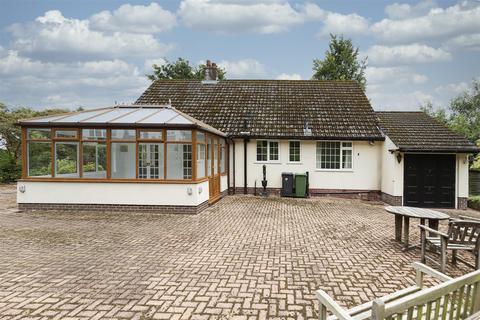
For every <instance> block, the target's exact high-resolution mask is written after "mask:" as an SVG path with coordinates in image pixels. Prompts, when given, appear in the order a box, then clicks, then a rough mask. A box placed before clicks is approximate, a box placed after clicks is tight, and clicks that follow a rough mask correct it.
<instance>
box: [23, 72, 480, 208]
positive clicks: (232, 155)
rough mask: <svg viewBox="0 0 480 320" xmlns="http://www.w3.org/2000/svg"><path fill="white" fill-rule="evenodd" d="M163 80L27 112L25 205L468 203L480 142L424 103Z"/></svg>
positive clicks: (327, 88) (290, 87) (339, 85)
mask: <svg viewBox="0 0 480 320" xmlns="http://www.w3.org/2000/svg"><path fill="white" fill-rule="evenodd" d="M215 74H216V70H215V65H210V66H209V68H207V70H206V76H207V80H204V81H196V80H157V81H155V82H154V83H152V85H151V86H150V87H149V88H148V89H147V90H146V91H145V92H144V93H143V94H142V95H141V96H140V98H139V99H138V100H137V101H136V103H135V104H134V105H126V106H114V107H109V108H103V109H96V110H87V111H82V112H74V113H69V114H64V115H57V116H50V117H42V118H36V119H27V120H22V121H20V122H19V124H20V125H21V126H22V151H23V154H24V155H26V156H25V157H23V176H22V179H21V180H20V181H19V182H18V197H17V199H18V204H19V208H20V209H24V210H31V209H74V210H128V211H152V212H153V211H154V212H178V213H197V212H199V211H201V210H203V209H204V208H206V207H207V206H208V205H209V204H212V203H214V202H215V201H217V200H218V199H220V198H221V197H222V196H223V195H225V194H227V193H228V192H230V193H232V194H234V193H245V194H247V193H249V194H251V193H254V192H255V190H256V188H258V189H259V190H260V188H261V181H262V180H263V170H264V169H263V168H264V166H265V170H266V180H267V191H268V192H269V193H270V194H279V193H280V190H281V188H282V173H284V172H296V173H307V172H308V176H309V194H310V195H338V196H348V197H365V198H369V199H382V200H383V201H385V202H387V203H391V204H396V205H402V204H403V205H411V206H419V207H444V208H465V207H466V199H467V197H468V155H469V154H472V153H476V152H479V151H480V150H479V149H478V148H477V147H476V146H475V145H473V144H472V143H470V142H469V141H467V140H466V139H465V138H463V137H461V136H459V135H457V134H455V133H453V132H452V131H450V130H449V129H448V128H446V127H444V126H442V125H440V124H438V123H436V122H435V121H434V120H433V119H432V118H430V117H429V116H427V115H426V114H424V113H421V112H375V111H373V109H372V107H371V105H370V103H369V101H368V99H367V97H366V96H365V94H364V92H363V91H362V90H361V88H360V87H359V86H358V85H357V84H356V83H355V82H353V81H313V80H307V81H287V80H222V81H217V80H216V77H215Z"/></svg>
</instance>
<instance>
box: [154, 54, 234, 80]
mask: <svg viewBox="0 0 480 320" xmlns="http://www.w3.org/2000/svg"><path fill="white" fill-rule="evenodd" d="M165 61H166V62H165V64H163V65H161V66H159V65H157V64H153V65H152V68H153V73H152V74H147V75H146V76H147V78H148V79H150V80H151V81H155V80H158V79H183V80H203V79H204V75H205V68H206V66H205V65H204V64H201V65H199V66H198V67H193V66H191V65H190V62H189V61H188V60H185V59H183V58H178V59H177V61H175V62H170V61H168V60H165ZM217 72H218V75H217V76H218V79H220V80H224V79H225V73H226V72H225V70H223V69H222V68H218V67H217Z"/></svg>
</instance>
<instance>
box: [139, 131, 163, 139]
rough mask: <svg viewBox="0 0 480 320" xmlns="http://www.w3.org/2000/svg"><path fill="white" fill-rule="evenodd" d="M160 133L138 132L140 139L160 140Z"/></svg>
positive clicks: (161, 136) (161, 133) (161, 134)
mask: <svg viewBox="0 0 480 320" xmlns="http://www.w3.org/2000/svg"><path fill="white" fill-rule="evenodd" d="M162 138H163V132H162V131H140V139H157V140H162Z"/></svg>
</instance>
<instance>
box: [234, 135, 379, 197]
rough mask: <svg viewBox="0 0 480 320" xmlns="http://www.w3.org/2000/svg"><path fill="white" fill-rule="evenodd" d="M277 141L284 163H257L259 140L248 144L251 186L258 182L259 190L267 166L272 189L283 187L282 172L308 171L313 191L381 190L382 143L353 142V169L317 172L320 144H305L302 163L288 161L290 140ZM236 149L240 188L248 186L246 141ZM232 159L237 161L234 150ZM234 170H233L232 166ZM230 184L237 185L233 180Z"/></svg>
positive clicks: (236, 141) (238, 142) (237, 174)
mask: <svg viewBox="0 0 480 320" xmlns="http://www.w3.org/2000/svg"><path fill="white" fill-rule="evenodd" d="M274 141H279V155H280V160H279V161H278V162H277V163H272V162H266V163H263V162H257V161H256V157H257V151H256V146H257V141H256V140H255V139H252V140H250V142H248V144H247V173H248V178H247V181H248V187H250V188H251V187H254V185H255V181H256V183H257V188H261V185H262V183H261V181H262V179H263V177H262V166H263V165H264V164H266V166H267V180H268V187H269V188H281V186H282V180H281V175H282V172H293V173H305V172H306V171H308V172H309V174H310V188H312V189H344V190H380V178H381V177H380V171H381V159H380V153H381V151H382V142H379V141H376V142H375V143H374V145H370V144H369V143H368V142H367V141H353V169H352V170H345V171H342V170H319V169H316V141H311V140H302V141H301V143H300V163H290V162H289V161H288V160H289V145H288V141H289V140H274ZM235 148H236V149H235V161H236V163H235V185H236V187H237V188H239V187H243V186H244V184H243V181H244V159H243V141H242V140H235ZM230 156H231V158H232V159H233V147H232V148H231V152H230ZM230 168H231V170H232V171H233V164H232V163H231V166H230ZM232 174H233V172H232ZM232 178H233V176H232ZM230 183H231V185H232V186H233V179H232V180H231V182H230Z"/></svg>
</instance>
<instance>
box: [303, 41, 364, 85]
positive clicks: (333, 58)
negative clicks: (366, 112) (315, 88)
mask: <svg viewBox="0 0 480 320" xmlns="http://www.w3.org/2000/svg"><path fill="white" fill-rule="evenodd" d="M366 67H367V58H365V59H363V60H359V56H358V48H355V47H354V46H353V43H352V40H351V39H344V38H343V36H340V37H337V36H336V35H333V34H330V44H329V49H328V50H327V51H326V52H325V58H324V59H323V60H320V59H314V60H313V71H314V74H313V77H312V78H313V79H316V80H355V81H357V82H358V83H359V84H360V86H361V87H362V89H363V90H364V91H365V87H366V84H367V80H366V79H365V68H366Z"/></svg>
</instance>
